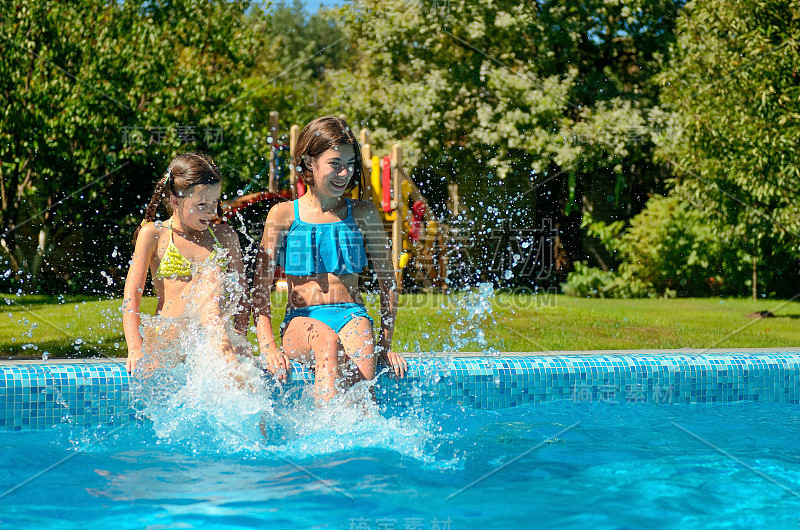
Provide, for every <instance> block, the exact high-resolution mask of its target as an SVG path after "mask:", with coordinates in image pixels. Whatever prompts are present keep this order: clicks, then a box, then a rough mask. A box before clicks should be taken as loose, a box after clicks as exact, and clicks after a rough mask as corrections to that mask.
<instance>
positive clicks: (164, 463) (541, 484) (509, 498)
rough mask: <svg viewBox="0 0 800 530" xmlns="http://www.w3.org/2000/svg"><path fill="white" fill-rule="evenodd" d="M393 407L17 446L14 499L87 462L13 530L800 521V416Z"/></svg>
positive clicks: (747, 411) (2, 515)
mask: <svg viewBox="0 0 800 530" xmlns="http://www.w3.org/2000/svg"><path fill="white" fill-rule="evenodd" d="M375 412H376V411H365V412H364V411H362V412H361V413H360V414H343V413H342V410H324V409H323V410H319V409H318V410H313V409H312V410H311V411H308V410H307V408H305V404H304V403H300V402H298V403H295V404H283V405H280V406H278V407H276V409H275V410H274V411H273V415H272V416H271V418H270V420H269V422H268V425H267V429H268V430H267V432H268V434H269V435H272V436H273V438H272V439H271V440H269V441H265V440H263V439H261V438H260V434H259V429H258V428H257V426H255V425H249V424H247V423H248V422H249V420H246V421H245V424H242V425H240V426H233V427H231V429H230V433H229V434H230V436H229V437H225V436H220V435H219V433H217V434H213V433H209V432H208V430H207V427H204V426H198V427H197V428H196V430H195V431H192V430H191V429H188V430H185V431H180V432H178V431H175V430H172V431H169V432H168V433H167V434H166V435H165V434H164V432H163V429H162V427H163V426H158V425H156V424H155V423H154V422H152V421H149V420H143V421H138V422H123V423H121V424H119V425H117V426H116V427H101V428H89V429H87V428H83V427H77V426H72V425H68V424H63V425H59V426H56V427H53V428H49V429H47V430H42V431H28V432H24V431H23V432H6V433H0V469H2V472H1V473H0V491H8V490H9V489H10V488H14V487H15V486H17V485H19V484H20V483H21V482H23V481H25V480H26V479H29V478H30V477H32V476H34V475H35V474H36V473H37V472H39V471H40V470H44V469H46V468H47V467H48V466H51V465H52V464H54V463H56V462H59V461H62V460H63V459H64V458H65V457H70V458H68V459H67V460H66V461H63V462H62V463H61V464H59V465H57V466H56V467H54V468H52V469H51V470H49V471H48V472H46V473H44V474H42V475H41V476H38V477H37V478H35V479H34V480H33V481H30V482H28V483H27V484H24V485H22V486H21V487H18V488H17V489H15V490H13V491H11V492H10V493H8V494H5V495H4V496H3V497H0V506H2V510H0V526H3V527H10V528H19V527H28V528H42V527H47V528H112V527H113V528H249V527H255V526H258V527H269V528H342V529H350V528H358V529H361V530H364V529H368V528H372V529H379V528H380V529H389V528H392V529H411V528H415V529H425V530H428V529H431V528H451V529H456V528H458V529H461V528H476V529H481V530H483V529H486V528H545V527H559V528H798V526H799V525H800V437H798V432H800V408H799V407H798V405H797V404H791V403H753V402H739V403H724V404H671V405H664V404H656V403H641V402H598V401H596V400H595V401H584V402H580V401H574V400H573V401H569V400H564V401H558V402H548V403H536V404H524V405H521V406H517V407H513V408H500V409H496V410H484V409H476V408H473V407H469V406H464V405H459V404H455V403H447V402H429V403H425V404H420V405H417V406H411V407H408V406H406V405H405V404H403V405H400V404H392V403H384V404H383V405H382V407H381V409H380V410H379V411H377V412H378V414H379V415H378V416H374V415H371V414H375ZM312 420H313V421H312ZM576 423H577V425H576ZM158 429H162V432H161V435H156V431H157V430H158ZM192 432H193V433H194V436H187V435H186V433H192ZM108 433H111V434H108ZM557 433H561V434H558V436H555V437H554V438H553V436H554V435H556V434H557ZM215 436H216V442H215ZM712 446H713V447H712ZM726 453H727V454H726ZM737 459H738V460H739V461H737ZM487 475H488V476H487ZM482 477H485V478H482ZM476 481H477V482H476ZM470 485H471V486H470ZM465 487H466V489H464V488H465Z"/></svg>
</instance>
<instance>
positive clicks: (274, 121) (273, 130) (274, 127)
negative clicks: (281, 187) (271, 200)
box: [268, 110, 280, 193]
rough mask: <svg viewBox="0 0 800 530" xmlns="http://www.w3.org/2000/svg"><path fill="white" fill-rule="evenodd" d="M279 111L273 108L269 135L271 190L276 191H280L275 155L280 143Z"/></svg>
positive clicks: (270, 114) (270, 116) (270, 115)
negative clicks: (270, 138)
mask: <svg viewBox="0 0 800 530" xmlns="http://www.w3.org/2000/svg"><path fill="white" fill-rule="evenodd" d="M279 116H280V115H279V114H278V111H276V110H273V111H270V113H269V135H270V136H271V137H272V142H270V148H269V187H268V189H269V191H270V193H275V192H276V191H278V182H277V173H278V166H277V164H278V161H277V157H276V156H275V146H276V145H277V144H278V117H279Z"/></svg>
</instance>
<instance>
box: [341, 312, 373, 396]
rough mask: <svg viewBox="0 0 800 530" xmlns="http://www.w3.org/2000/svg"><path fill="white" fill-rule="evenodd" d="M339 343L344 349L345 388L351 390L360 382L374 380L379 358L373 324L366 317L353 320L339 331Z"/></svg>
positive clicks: (343, 370)
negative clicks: (376, 351)
mask: <svg viewBox="0 0 800 530" xmlns="http://www.w3.org/2000/svg"><path fill="white" fill-rule="evenodd" d="M339 341H340V342H341V344H342V347H343V348H344V357H345V358H344V361H345V364H344V365H343V367H342V372H343V375H344V376H345V387H346V388H350V387H351V386H353V385H354V384H355V383H358V382H359V381H366V380H369V379H374V378H375V367H376V363H377V358H376V356H375V339H374V337H373V335H372V322H370V321H369V319H367V318H364V317H356V318H353V319H352V320H350V322H348V323H347V324H345V326H344V327H343V328H342V329H341V330H340V331H339Z"/></svg>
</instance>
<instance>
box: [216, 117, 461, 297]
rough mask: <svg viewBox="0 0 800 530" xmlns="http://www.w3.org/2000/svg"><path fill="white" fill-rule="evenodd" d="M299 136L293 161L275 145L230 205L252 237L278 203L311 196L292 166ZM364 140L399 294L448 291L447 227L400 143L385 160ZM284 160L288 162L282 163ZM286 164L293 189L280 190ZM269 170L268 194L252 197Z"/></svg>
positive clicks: (371, 189) (370, 196)
mask: <svg viewBox="0 0 800 530" xmlns="http://www.w3.org/2000/svg"><path fill="white" fill-rule="evenodd" d="M270 122H271V130H272V137H273V138H277V134H276V133H277V128H278V126H277V123H278V120H277V113H274V112H272V113H270ZM299 135H300V127H299V126H297V125H293V126H292V127H291V129H290V132H289V144H288V148H289V149H288V150H289V153H288V156H286V153H285V151H286V149H285V148H286V145H285V144H280V143H277V142H273V143H272V145H271V149H270V157H269V162H268V164H267V165H266V166H265V168H264V169H263V170H262V172H260V173H259V174H258V175H256V178H255V179H254V180H253V182H252V183H251V184H249V185H248V186H247V187H246V188H245V189H244V190H243V191H244V194H243V195H242V196H240V197H237V198H236V199H234V200H232V201H230V202H228V203H226V204H225V205H224V214H223V219H225V220H230V219H232V218H233V217H234V216H237V214H244V215H242V217H244V219H245V225H246V230H247V232H248V233H249V234H260V233H261V230H262V229H263V226H264V219H266V216H267V212H268V211H269V209H270V208H271V207H272V206H273V205H274V204H276V203H277V202H281V201H286V200H293V199H296V198H298V197H301V196H302V195H303V194H304V193H305V191H306V190H305V185H304V183H303V181H302V179H300V178H298V175H297V171H296V169H295V167H294V164H292V163H291V160H293V159H294V152H295V147H296V145H297V138H298V136H299ZM360 140H361V153H362V157H363V160H362V163H363V166H364V171H363V175H364V181H363V182H362V187H363V188H364V199H365V200H371V201H372V202H373V204H375V205H376V206H377V207H378V210H379V211H380V213H381V216H382V218H383V224H384V229H385V230H386V232H387V235H388V236H389V238H390V239H391V241H392V263H393V265H394V270H395V273H396V275H397V286H398V289H399V290H400V291H401V292H402V291H403V290H404V286H405V287H406V288H414V289H423V290H434V289H435V290H442V291H443V290H446V289H447V281H446V280H447V251H446V247H445V242H446V233H447V226H446V225H443V224H442V223H441V222H439V220H438V219H437V218H436V217H435V216H434V214H433V212H431V208H430V207H429V206H428V202H427V200H426V199H425V197H424V196H423V195H422V194H421V193H420V191H419V188H417V186H416V184H414V182H413V181H412V180H411V179H410V178H409V177H408V176H407V175H406V173H405V171H404V170H403V163H402V150H401V147H400V145H399V144H395V145H394V147H393V148H392V152H391V155H387V156H383V157H379V156H373V155H372V148H371V146H370V143H369V133H368V131H366V130H362V131H361V137H360ZM281 155H283V160H280V158H281ZM279 162H284V164H280V163H279ZM285 162H288V164H286V163H285ZM286 165H288V166H289V168H288V169H289V178H288V184H289V189H283V190H279V189H278V188H279V187H280V184H282V183H285V179H284V178H281V176H282V175H281V171H282V170H283V171H285V169H286ZM267 168H268V169H269V181H268V184H267V191H260V192H256V193H249V194H248V193H247V192H248V191H249V190H250V188H251V187H252V186H253V185H254V183H255V182H257V181H259V179H260V176H261V174H263V173H264V172H265V171H266V170H267ZM281 181H282V182H281ZM355 197H356V190H353V198H355ZM245 213H246V214H245Z"/></svg>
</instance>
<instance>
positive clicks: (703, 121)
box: [659, 0, 800, 296]
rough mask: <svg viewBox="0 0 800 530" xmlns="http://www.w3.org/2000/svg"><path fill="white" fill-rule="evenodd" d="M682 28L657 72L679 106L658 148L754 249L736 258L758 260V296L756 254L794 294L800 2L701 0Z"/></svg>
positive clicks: (722, 231) (697, 198) (710, 210)
mask: <svg viewBox="0 0 800 530" xmlns="http://www.w3.org/2000/svg"><path fill="white" fill-rule="evenodd" d="M677 35H678V38H677V41H676V43H675V45H674V51H673V52H672V60H671V61H670V63H669V65H668V67H667V68H666V69H665V71H664V72H663V73H662V74H661V75H660V76H659V81H660V83H661V85H662V86H663V90H662V93H661V98H662V101H663V104H664V105H665V107H666V108H668V109H669V110H670V111H671V112H672V113H673V114H674V118H673V119H672V127H671V128H670V129H669V134H666V135H664V137H663V139H662V141H661V146H660V148H659V155H660V156H661V158H662V159H663V160H665V161H668V162H669V163H670V164H672V166H673V168H674V171H675V172H676V173H677V175H678V178H677V181H676V187H675V193H677V194H679V195H680V196H682V197H684V198H686V199H689V200H691V202H692V203H693V204H696V205H697V207H698V208H699V209H700V210H701V211H702V212H703V213H704V215H706V216H707V217H708V218H710V219H711V220H713V221H714V223H715V225H716V226H717V229H718V231H719V237H721V238H722V240H723V241H724V242H725V243H726V244H727V245H730V246H735V247H738V248H741V249H745V250H746V251H747V253H748V254H749V255H750V259H749V260H748V261H749V263H746V262H744V261H740V262H739V264H738V266H739V267H740V268H742V267H752V276H751V278H752V279H751V280H750V282H748V283H749V286H750V287H751V290H752V292H753V295H754V296H756V294H757V293H758V292H759V289H758V285H757V272H758V267H759V262H760V263H761V266H762V268H763V265H764V264H768V268H769V269H770V271H769V272H770V275H771V272H772V271H775V270H782V271H784V278H783V279H782V280H781V279H780V278H779V279H778V281H779V282H780V283H781V284H782V285H781V286H780V288H778V287H779V286H776V285H774V284H773V285H772V286H769V285H768V286H767V289H768V290H777V291H779V292H781V293H782V294H783V295H792V294H795V293H796V292H797V289H798V288H800V285H798V281H797V279H796V275H791V276H790V275H789V274H786V273H787V272H789V271H791V270H796V268H797V266H796V263H791V261H795V262H796V260H797V258H800V237H799V236H800V205H798V202H797V197H798V192H800V152H798V150H797V145H798V141H800V83H798V79H800V78H799V77H798V75H800V73H799V72H798V71H799V70H800V55H798V42H800V6H798V4H797V3H796V2H792V1H790V0H741V1H730V0H728V1H717V0H714V1H711V0H700V1H694V2H690V3H689V4H687V6H686V10H685V12H684V13H683V15H682V16H681V17H680V19H679V21H678V26H677ZM774 255H784V256H792V258H789V259H790V260H791V261H790V262H789V263H787V262H786V261H785V260H786V258H784V259H775V258H774V257H773V256H774ZM787 280H788V281H787ZM789 286H791V289H792V290H791V291H789V292H787V289H786V288H787V287H789ZM741 287H744V286H741ZM742 290H743V289H742ZM760 291H761V292H764V289H761V290H760Z"/></svg>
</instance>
